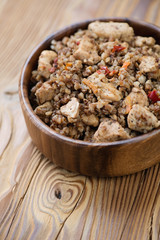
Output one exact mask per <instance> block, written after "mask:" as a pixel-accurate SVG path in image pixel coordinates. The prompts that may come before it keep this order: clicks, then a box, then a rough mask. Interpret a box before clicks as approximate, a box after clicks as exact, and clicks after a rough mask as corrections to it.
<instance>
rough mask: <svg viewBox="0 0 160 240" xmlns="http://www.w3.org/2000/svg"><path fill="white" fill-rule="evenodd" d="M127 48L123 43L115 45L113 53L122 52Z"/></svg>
mask: <svg viewBox="0 0 160 240" xmlns="http://www.w3.org/2000/svg"><path fill="white" fill-rule="evenodd" d="M124 49H125V47H122V46H121V45H115V46H114V47H113V49H112V53H114V52H121V51H123V50H124Z"/></svg>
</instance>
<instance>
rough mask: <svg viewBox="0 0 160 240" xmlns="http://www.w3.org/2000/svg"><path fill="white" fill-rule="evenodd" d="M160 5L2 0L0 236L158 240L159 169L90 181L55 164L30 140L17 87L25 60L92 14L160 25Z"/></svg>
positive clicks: (138, 0) (140, 0)
mask: <svg viewBox="0 0 160 240" xmlns="http://www.w3.org/2000/svg"><path fill="white" fill-rule="evenodd" d="M159 12H160V1H159V0H150V1H149V0H124V1H119V0H97V1H94V3H93V1H91V0H88V1H84V0H76V1H74V0H57V1H55V0H45V1H44V0H41V1H39V0H32V1H31V0H23V1H21V0H12V1H9V0H1V2H0V49H1V54H0V63H1V64H0V72H1V75H0V102H1V106H0V239H2V240H3V239H8V240H10V239H16V240H17V239H23V240H24V239H65V240H66V239H67V240H68V239H71V240H72V239H76V240H78V239H84V240H86V239H87V240H88V239H100V240H103V239H104V240H106V239H111V240H112V239H116V240H117V239H124V240H126V239H127V240H128V239H134V240H135V239H140V240H151V239H153V240H159V239H160V167H159V165H156V166H154V167H152V168H150V169H148V170H145V171H142V172H139V173H137V174H134V175H130V176H125V177H119V178H106V179H104V178H86V177H84V176H81V175H77V174H73V173H70V172H67V171H64V170H63V169H60V168H58V167H57V166H55V165H53V164H51V163H50V162H49V161H48V160H47V159H46V158H44V157H43V156H42V155H41V154H40V153H39V152H38V150H37V149H36V148H35V146H34V145H33V143H32V142H31V139H30V137H29V136H28V133H27V130H26V127H25V123H24V119H23V116H22V113H21V110H20V106H19V100H18V95H17V89H18V87H17V85H18V79H19V75H20V69H21V67H22V65H23V63H24V60H25V59H26V57H27V56H28V55H29V54H30V52H31V50H32V49H33V47H35V46H36V45H37V44H38V43H39V42H40V41H41V40H43V39H44V38H45V37H46V36H47V35H49V34H51V33H52V32H53V31H55V30H58V29H59V28H61V27H64V26H66V25H69V24H71V23H74V22H78V21H81V20H86V19H89V18H93V17H103V16H104V17H107V16H108V17H109V16H127V17H129V16H131V17H135V18H138V19H144V20H147V21H149V22H151V23H155V24H157V25H159V26H160V14H159Z"/></svg>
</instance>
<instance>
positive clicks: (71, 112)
mask: <svg viewBox="0 0 160 240" xmlns="http://www.w3.org/2000/svg"><path fill="white" fill-rule="evenodd" d="M60 111H61V113H62V114H63V115H64V116H66V117H67V119H68V121H69V122H74V121H75V120H76V119H77V118H78V116H79V102H78V100H77V98H75V97H73V98H71V100H70V101H69V102H68V103H67V104H66V105H64V106H62V107H61V108H60Z"/></svg>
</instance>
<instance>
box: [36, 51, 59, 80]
mask: <svg viewBox="0 0 160 240" xmlns="http://www.w3.org/2000/svg"><path fill="white" fill-rule="evenodd" d="M56 57H57V53H56V52H54V51H51V50H44V51H42V52H41V55H40V57H39V60H38V72H39V74H40V75H41V76H43V77H45V78H49V76H50V74H51V73H50V69H51V67H52V63H53V61H54V59H55V58H56Z"/></svg>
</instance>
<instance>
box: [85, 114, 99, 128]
mask: <svg viewBox="0 0 160 240" xmlns="http://www.w3.org/2000/svg"><path fill="white" fill-rule="evenodd" d="M81 118H82V121H83V122H84V123H85V124H86V125H89V126H93V127H97V126H98V124H99V118H98V117H97V116H96V115H94V114H91V115H89V116H87V115H85V114H83V115H82V116H81Z"/></svg>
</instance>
